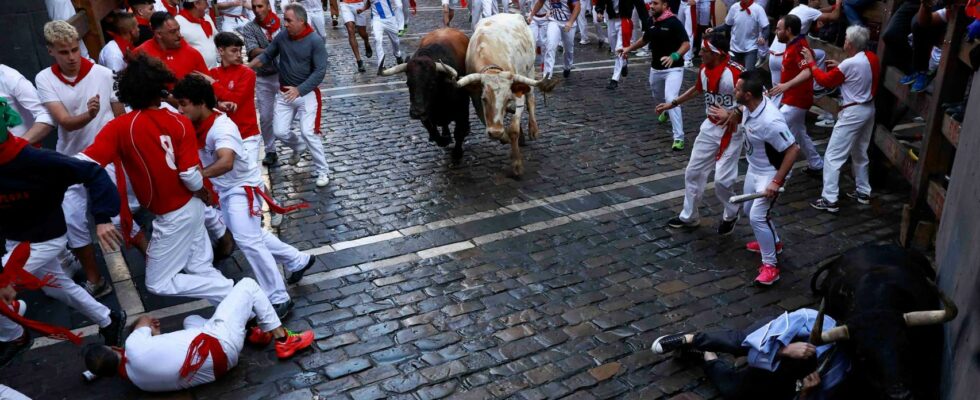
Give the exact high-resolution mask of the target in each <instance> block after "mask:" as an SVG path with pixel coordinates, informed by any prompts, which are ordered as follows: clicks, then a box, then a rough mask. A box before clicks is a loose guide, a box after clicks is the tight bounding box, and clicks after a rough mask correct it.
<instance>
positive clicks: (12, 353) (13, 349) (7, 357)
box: [0, 329, 34, 368]
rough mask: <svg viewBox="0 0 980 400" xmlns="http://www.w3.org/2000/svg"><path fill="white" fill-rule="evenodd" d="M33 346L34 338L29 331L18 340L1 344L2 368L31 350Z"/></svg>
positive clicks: (0, 357)
mask: <svg viewBox="0 0 980 400" xmlns="http://www.w3.org/2000/svg"><path fill="white" fill-rule="evenodd" d="M32 344H34V338H32V337H31V333H30V332H28V331H27V329H24V334H23V335H20V337H19V338H17V339H14V340H11V341H9V342H0V368H3V367H6V366H7V364H10V361H12V360H13V359H14V357H17V356H18V355H20V354H21V353H23V352H25V351H27V350H28V349H30V348H31V345H32Z"/></svg>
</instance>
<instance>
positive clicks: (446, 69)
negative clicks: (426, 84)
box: [436, 62, 457, 81]
mask: <svg viewBox="0 0 980 400" xmlns="http://www.w3.org/2000/svg"><path fill="white" fill-rule="evenodd" d="M436 71H439V72H442V73H445V74H448V75H449V79H452V80H454V81H455V80H456V76H457V74H456V70H455V69H453V67H450V66H448V65H446V64H443V63H441V62H436Z"/></svg>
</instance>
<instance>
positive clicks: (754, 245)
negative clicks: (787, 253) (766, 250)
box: [745, 241, 783, 254]
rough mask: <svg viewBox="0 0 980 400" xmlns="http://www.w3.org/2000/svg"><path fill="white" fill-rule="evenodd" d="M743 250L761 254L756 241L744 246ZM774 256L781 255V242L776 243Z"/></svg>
mask: <svg viewBox="0 0 980 400" xmlns="http://www.w3.org/2000/svg"><path fill="white" fill-rule="evenodd" d="M745 250H748V251H751V252H753V253H762V250H760V249H759V242H758V241H751V242H749V243H747V244H746V245H745ZM776 254H783V242H779V243H776Z"/></svg>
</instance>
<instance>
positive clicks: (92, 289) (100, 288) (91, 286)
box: [85, 278, 112, 299]
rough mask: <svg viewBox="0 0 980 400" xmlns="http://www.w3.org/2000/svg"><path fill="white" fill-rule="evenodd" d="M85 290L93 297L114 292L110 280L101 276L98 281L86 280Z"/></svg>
mask: <svg viewBox="0 0 980 400" xmlns="http://www.w3.org/2000/svg"><path fill="white" fill-rule="evenodd" d="M85 291H86V292H88V294H90V295H92V297H94V298H96V299H98V298H100V297H102V296H105V295H107V294H109V293H112V285H110V284H109V281H107V280H105V278H99V282H98V283H92V282H89V281H85Z"/></svg>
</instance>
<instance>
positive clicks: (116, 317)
mask: <svg viewBox="0 0 980 400" xmlns="http://www.w3.org/2000/svg"><path fill="white" fill-rule="evenodd" d="M99 335H102V338H103V339H105V345H106V346H122V345H123V343H124V342H125V340H124V339H125V337H124V336H125V335H126V311H123V310H113V311H109V325H106V326H105V327H104V328H99Z"/></svg>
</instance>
